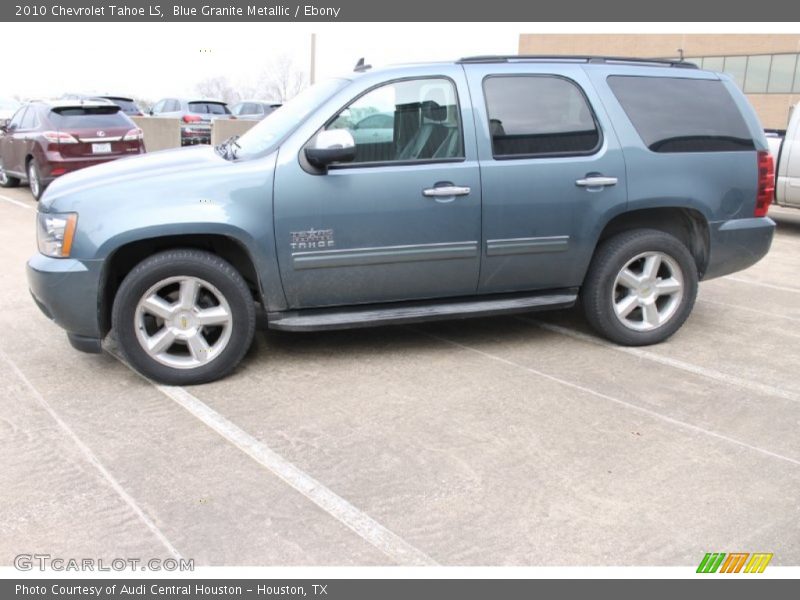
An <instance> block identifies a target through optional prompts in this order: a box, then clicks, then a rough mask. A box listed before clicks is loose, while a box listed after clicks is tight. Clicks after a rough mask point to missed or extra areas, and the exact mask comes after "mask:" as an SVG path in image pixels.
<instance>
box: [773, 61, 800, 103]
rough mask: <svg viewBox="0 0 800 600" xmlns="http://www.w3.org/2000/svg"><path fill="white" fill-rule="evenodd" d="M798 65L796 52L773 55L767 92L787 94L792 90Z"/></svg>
mask: <svg viewBox="0 0 800 600" xmlns="http://www.w3.org/2000/svg"><path fill="white" fill-rule="evenodd" d="M796 66H797V55H796V54H775V55H773V57H772V67H771V68H770V71H769V86H768V87H767V92H770V93H774V94H781V93H784V94H786V93H789V92H791V91H792V83H793V82H794V72H795V69H796Z"/></svg>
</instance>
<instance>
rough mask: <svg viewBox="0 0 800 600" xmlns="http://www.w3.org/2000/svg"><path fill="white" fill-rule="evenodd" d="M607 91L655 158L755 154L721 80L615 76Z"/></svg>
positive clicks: (610, 79) (749, 137) (748, 131)
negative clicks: (682, 154)
mask: <svg viewBox="0 0 800 600" xmlns="http://www.w3.org/2000/svg"><path fill="white" fill-rule="evenodd" d="M608 85H609V86H610V87H611V91H613V92H614V95H615V96H616V97H617V100H619V103H620V104H621V105H622V108H623V109H624V110H625V112H626V113H627V114H628V118H629V119H630V120H631V122H632V123H633V126H634V127H635V128H636V131H637V132H638V133H639V136H640V137H641V138H642V141H643V142H644V144H645V145H646V146H647V147H648V148H649V149H650V150H652V151H653V152H729V151H736V150H753V149H754V148H755V146H754V144H753V138H752V135H751V134H750V130H749V129H748V127H747V124H746V123H745V121H744V118H743V117H742V114H741V113H740V112H739V108H738V107H737V106H736V103H735V102H734V101H733V98H731V95H730V94H729V93H728V90H727V89H725V85H724V84H723V83H722V82H721V81H719V80H710V79H680V78H676V77H637V76H627V75H613V76H611V77H609V78H608Z"/></svg>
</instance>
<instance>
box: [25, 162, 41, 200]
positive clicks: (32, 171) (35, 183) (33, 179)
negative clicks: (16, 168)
mask: <svg viewBox="0 0 800 600" xmlns="http://www.w3.org/2000/svg"><path fill="white" fill-rule="evenodd" d="M28 185H29V186H30V188H31V193H32V194H33V197H34V198H38V197H39V192H40V191H41V190H40V188H41V187H42V182H41V181H39V174H38V173H37V172H36V165H34V164H33V161H30V162H29V163H28Z"/></svg>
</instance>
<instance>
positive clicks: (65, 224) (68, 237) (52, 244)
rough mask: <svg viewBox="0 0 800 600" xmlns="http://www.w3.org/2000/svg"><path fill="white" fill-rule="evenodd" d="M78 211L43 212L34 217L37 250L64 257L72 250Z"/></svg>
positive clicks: (46, 254)
mask: <svg viewBox="0 0 800 600" xmlns="http://www.w3.org/2000/svg"><path fill="white" fill-rule="evenodd" d="M77 224H78V213H43V212H40V213H39V214H38V218H37V219H36V242H37V244H38V245H39V252H41V253H42V254H44V255H45V256H52V257H53V258H66V257H68V256H69V253H70V250H72V240H73V238H74V237H75V227H76V225H77Z"/></svg>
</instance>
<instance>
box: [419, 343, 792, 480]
mask: <svg viewBox="0 0 800 600" xmlns="http://www.w3.org/2000/svg"><path fill="white" fill-rule="evenodd" d="M414 331H417V332H418V333H420V334H423V335H427V336H428V337H431V338H433V339H436V340H439V341H440V342H444V343H446V344H450V345H452V346H456V347H457V348H461V349H463V350H467V351H469V352H473V353H475V354H479V355H481V356H483V357H485V358H488V359H490V360H494V361H497V362H499V363H502V364H504V365H508V366H511V367H516V368H518V369H522V370H523V371H527V372H528V373H530V374H532V375H536V376H537V377H542V378H544V379H548V380H550V381H553V382H555V383H558V384H561V385H563V386H565V387H568V388H571V389H573V390H577V391H579V392H584V393H586V394H590V395H592V396H595V397H597V398H602V399H603V400H608V401H609V402H613V403H614V404H618V405H620V406H624V407H625V408H629V409H631V410H634V411H636V412H639V413H643V414H646V415H648V416H650V417H653V418H655V419H659V420H661V421H665V422H667V423H671V424H672V425H677V426H678V427H682V428H684V429H688V430H690V431H693V432H695V433H702V434H704V435H708V436H711V437H713V438H716V439H719V440H723V441H725V442H729V443H731V444H735V445H737V446H740V447H742V448H747V449H748V450H753V451H754V452H758V453H759V454H763V455H765V456H769V457H770V458H777V459H778V460H782V461H786V462H788V463H791V464H793V465H798V466H800V460H797V459H794V458H791V457H789V456H784V455H782V454H777V453H776V452H772V451H771V450H767V449H766V448H761V447H759V446H753V445H752V444H748V443H747V442H742V441H740V440H737V439H735V438H732V437H728V436H727V435H724V434H721V433H717V432H716V431H712V430H710V429H705V428H703V427H699V426H698V425H692V424H691V423H687V422H685V421H681V420H679V419H674V418H673V417H669V416H667V415H664V414H661V413H660V412H657V411H654V410H650V409H649V408H644V407H643V406H638V405H636V404H632V403H630V402H626V401H625V400H620V399H619V398H614V397H613V396H609V395H608V394H604V393H602V392H598V391H596V390H593V389H591V388H588V387H585V386H582V385H579V384H577V383H573V382H571V381H567V380H566V379H561V378H559V377H555V376H553V375H549V374H547V373H545V372H543V371H539V370H538V369H533V368H531V367H528V366H526V365H523V364H520V363H518V362H514V361H513V360H508V359H507V358H503V357H501V356H497V355H495V354H491V353H489V352H485V351H483V350H478V349H477V348H472V347H471V346H467V345H465V344H461V343H459V342H455V341H453V340H450V339H447V338H444V337H441V336H439V335H435V334H432V333H428V332H426V331H421V330H418V329H415V330H414Z"/></svg>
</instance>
